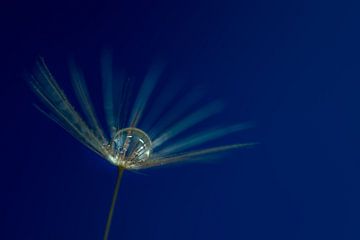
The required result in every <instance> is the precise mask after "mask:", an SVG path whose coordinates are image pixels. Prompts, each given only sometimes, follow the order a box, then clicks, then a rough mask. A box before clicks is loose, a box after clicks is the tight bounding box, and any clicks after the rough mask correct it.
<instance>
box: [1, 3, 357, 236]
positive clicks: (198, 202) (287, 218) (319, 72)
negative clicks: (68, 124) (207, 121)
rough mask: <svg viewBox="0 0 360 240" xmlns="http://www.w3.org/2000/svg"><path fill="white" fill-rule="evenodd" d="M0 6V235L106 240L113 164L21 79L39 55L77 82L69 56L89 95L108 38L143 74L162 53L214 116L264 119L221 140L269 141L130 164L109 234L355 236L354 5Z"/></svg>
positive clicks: (123, 60) (127, 64)
mask: <svg viewBox="0 0 360 240" xmlns="http://www.w3.org/2000/svg"><path fill="white" fill-rule="evenodd" d="M1 10H2V11H3V14H1V16H2V17H1V18H2V19H1V24H2V30H1V31H2V34H1V46H2V49H3V51H2V53H1V58H2V60H1V61H2V62H3V63H2V64H1V65H2V67H4V69H3V71H2V77H1V81H2V85H1V103H2V108H1V126H2V129H1V130H2V131H1V146H2V147H1V149H2V152H1V160H0V163H1V165H0V166H1V167H0V173H1V174H0V187H1V195H0V196H1V198H0V223H1V224H0V239H27V240H31V239H36V240H40V239H87V240H90V239H101V237H102V234H103V229H104V225H105V219H106V216H107V211H108V208H109V204H110V199H111V194H112V189H113V185H114V181H115V175H116V170H115V169H114V168H113V167H111V166H110V165H109V164H107V162H105V161H103V160H101V159H100V158H99V157H97V156H95V155H94V154H93V153H91V152H89V151H88V150H87V149H85V148H84V147H82V146H81V145H80V144H79V143H78V142H77V141H76V140H74V139H73V138H72V137H70V136H69V135H68V134H66V132H65V131H63V130H62V129H61V128H59V127H57V126H56V125H55V124H54V123H52V122H51V121H49V120H48V119H46V118H45V117H43V116H42V115H41V114H40V113H39V112H37V111H36V109H34V108H33V107H32V105H31V103H32V102H33V100H34V98H33V97H32V95H31V93H30V92H29V90H28V89H27V86H26V84H25V81H24V80H23V78H22V76H23V73H24V72H25V70H26V69H29V68H30V66H31V65H32V64H33V62H34V58H35V56H36V55H42V56H44V57H45V58H46V59H47V62H48V63H49V65H50V66H51V68H52V70H53V71H54V73H55V76H57V78H58V80H59V81H60V83H61V84H62V85H63V86H64V88H65V90H66V91H68V90H70V89H71V85H70V84H69V81H68V79H67V60H68V58H69V57H71V56H73V57H74V58H76V59H77V60H78V62H79V64H80V65H81V66H82V67H83V68H84V69H85V72H86V73H87V74H88V76H89V79H88V81H89V83H90V88H92V89H93V93H94V92H95V93H96V86H97V85H96V84H99V83H98V82H97V81H98V79H97V78H96V74H98V69H99V68H98V67H99V54H100V52H101V50H102V49H103V48H104V47H108V48H109V47H110V48H112V49H113V51H114V55H115V56H116V58H117V59H118V60H117V61H118V63H119V66H121V67H122V68H124V69H126V70H127V71H128V72H129V73H130V74H131V75H133V76H135V77H138V78H140V77H141V76H142V74H144V72H145V71H146V69H147V67H148V66H149V65H150V63H151V62H152V61H153V60H154V59H156V58H162V59H165V60H166V61H167V62H168V71H169V72H171V73H173V74H174V75H176V74H180V75H181V76H182V77H184V78H186V79H187V81H188V82H189V83H190V84H193V85H200V86H204V85H206V86H207V89H208V93H209V94H210V95H211V96H213V97H220V98H222V99H224V100H225V101H226V102H227V109H226V111H225V112H224V113H223V114H222V116H221V119H220V122H222V123H224V124H226V123H232V122H237V121H248V120H251V121H253V122H255V123H256V128H255V129H252V130H249V131H246V132H243V133H240V134H235V135H232V136H230V137H229V138H230V139H225V140H224V142H225V141H226V142H237V141H238V140H239V139H240V140H241V141H243V140H251V141H254V140H256V141H258V142H260V143H261V144H260V145H259V146H257V147H256V148H254V149H247V150H241V151H234V152H232V153H231V154H229V155H227V156H225V157H223V159H221V161H218V162H214V163H211V164H186V165H181V166H174V167H169V168H161V169H154V170H149V171H146V172H145V174H134V173H126V174H125V176H124V179H123V185H122V187H121V190H120V200H119V202H118V205H117V208H116V210H115V217H114V222H113V228H112V231H111V236H110V239H276V240H280V239H284V240H288V239H307V240H308V239H360V230H359V229H360V227H359V224H360V207H359V203H360V190H359V189H360V175H359V171H360V163H359V159H360V158H359V154H358V149H359V147H358V143H359V122H360V121H359V120H360V119H359V116H360V114H359V103H360V101H359V100H360V99H359V96H358V95H359V86H360V84H359V79H360V69H359V66H360V58H359V56H360V55H359V53H360V52H359V49H360V48H359V43H360V32H359V23H360V17H359V11H360V4H359V3H358V1H316V0H304V1H285V0H284V1H265V0H264V1H261V0H256V1H183V0H182V1H180V0H179V1H161V0H158V1H145V0H144V1H140V0H136V1H118V2H112V1H70V0H68V1H44V2H40V1H23V2H21V1H11V2H10V1H9V2H8V3H5V2H4V3H1ZM92 71H94V72H92ZM137 74H139V75H138V76H137ZM94 99H95V100H96V99H101V98H100V97H98V98H96V97H95V98H94ZM98 104H99V103H98ZM219 143H222V141H219Z"/></svg>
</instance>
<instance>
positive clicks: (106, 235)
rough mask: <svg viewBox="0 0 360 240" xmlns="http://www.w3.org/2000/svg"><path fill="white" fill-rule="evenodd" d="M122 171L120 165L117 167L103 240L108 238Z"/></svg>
mask: <svg viewBox="0 0 360 240" xmlns="http://www.w3.org/2000/svg"><path fill="white" fill-rule="evenodd" d="M123 173H124V168H122V167H120V166H119V167H118V174H117V177H116V184H115V188H114V193H113V197H112V201H111V207H110V210H109V215H108V218H107V221H106V227H105V233H104V240H108V238H109V233H110V226H111V222H112V218H113V214H114V208H115V203H116V199H117V196H118V193H119V188H120V183H121V179H122V176H123Z"/></svg>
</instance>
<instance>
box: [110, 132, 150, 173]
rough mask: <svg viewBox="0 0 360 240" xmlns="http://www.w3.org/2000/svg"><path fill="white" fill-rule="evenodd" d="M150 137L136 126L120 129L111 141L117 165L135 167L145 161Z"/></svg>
mask: <svg viewBox="0 0 360 240" xmlns="http://www.w3.org/2000/svg"><path fill="white" fill-rule="evenodd" d="M151 145H152V143H151V140H150V137H149V136H148V135H147V134H146V133H145V132H144V131H142V130H140V129H138V128H124V129H120V130H119V131H118V132H117V133H116V134H115V135H114V138H113V140H112V143H111V148H112V152H113V154H112V155H113V158H114V159H116V162H117V165H122V166H124V167H136V166H139V165H141V163H143V162H145V161H147V160H148V159H149V157H150V154H151V150H152V148H151Z"/></svg>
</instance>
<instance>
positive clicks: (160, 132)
mask: <svg viewBox="0 0 360 240" xmlns="http://www.w3.org/2000/svg"><path fill="white" fill-rule="evenodd" d="M70 68H71V73H72V74H71V75H72V80H73V85H74V89H75V92H76V96H77V98H78V100H79V102H80V106H81V108H82V110H83V113H84V115H85V117H86V121H85V120H84V119H83V118H82V117H81V115H80V113H78V112H77V111H76V110H75V108H74V107H73V106H72V104H71V103H70V101H69V100H68V98H67V96H66V95H65V93H64V92H63V91H62V89H61V88H60V86H59V85H58V83H57V82H56V80H55V79H54V77H53V76H52V74H51V73H50V71H49V69H48V68H47V66H46V64H45V62H44V60H43V59H42V58H41V59H39V61H38V62H37V63H36V67H35V71H34V72H33V74H32V75H31V79H30V86H31V88H32V90H33V91H34V93H35V94H36V95H37V96H38V97H39V99H40V100H41V101H42V102H43V105H44V107H45V108H43V107H38V108H39V110H40V111H41V112H42V113H44V114H45V115H46V116H48V117H49V118H50V119H52V120H53V121H55V122H56V123H57V124H59V125H60V126H61V127H63V128H64V129H65V130H66V131H67V132H69V133H70V134H71V135H72V136H74V137H75V138H76V139H77V140H79V142H81V143H82V144H84V145H85V146H86V147H88V148H89V149H90V150H92V151H93V152H95V153H97V154H98V155H100V156H101V157H102V158H103V159H106V160H107V161H109V162H110V163H111V164H113V165H115V166H116V167H117V168H118V176H117V180H116V185H115V189H114V194H113V199H112V203H111V208H110V211H109V215H108V219H107V224H106V229H105V233H104V240H107V239H108V236H109V231H110V225H111V221H112V215H113V211H114V207H115V202H116V199H117V195H118V190H119V186H120V182H121V178H122V175H123V171H124V170H138V169H145V168H151V167H157V166H162V165H166V164H170V163H176V162H182V161H185V160H189V159H194V158H196V159H199V157H203V156H207V155H209V154H214V153H219V152H224V151H229V150H231V149H236V148H242V147H249V146H252V145H254V143H241V144H232V145H225V146H217V147H213V148H206V149H200V150H192V151H187V150H189V149H192V148H194V147H196V146H198V145H200V144H203V143H206V142H209V141H212V140H214V139H217V138H219V137H223V136H226V135H228V134H230V133H233V132H236V131H240V130H243V129H245V128H248V127H249V124H237V125H234V126H228V127H225V128H217V129H214V130H213V131H206V132H200V133H193V134H192V135H190V136H187V137H185V138H182V139H181V138H180V139H179V140H177V141H175V143H173V144H170V145H169V146H166V143H168V142H169V140H171V139H173V138H176V137H177V136H178V135H181V133H183V132H184V131H186V130H187V129H189V128H191V127H193V126H195V125H196V124H199V123H202V122H203V121H205V120H206V119H207V118H209V117H211V116H212V115H214V114H216V113H218V112H219V111H220V110H221V104H219V103H218V102H216V101H215V102H212V103H209V104H208V105H206V106H204V107H203V108H200V109H198V110H195V111H193V112H192V113H190V114H189V115H187V116H184V117H183V118H181V119H180V120H178V121H176V119H178V118H179V116H178V115H179V114H180V115H182V114H184V113H185V112H186V110H187V108H188V107H189V106H190V105H191V104H192V102H193V101H195V100H196V97H194V94H189V95H187V96H184V98H183V101H182V102H181V101H180V102H179V104H176V105H177V106H178V107H177V108H176V107H175V108H173V109H171V111H169V112H168V114H166V113H164V111H165V112H166V110H165V107H164V106H165V105H166V104H162V107H159V108H156V106H151V109H155V110H154V111H152V112H151V111H150V113H149V116H150V118H149V122H148V123H146V121H145V124H144V125H145V126H148V128H149V129H141V128H140V127H139V125H140V124H139V123H140V122H141V120H142V118H143V115H144V110H145V108H146V107H149V106H147V104H148V102H149V101H148V100H149V98H150V96H151V93H152V92H153V89H154V88H155V87H156V82H157V80H158V79H159V77H160V75H161V72H162V70H163V66H161V65H158V66H156V67H155V68H152V69H151V70H150V71H149V73H148V74H147V76H146V77H145V80H144V82H143V85H142V87H141V88H140V90H139V94H138V96H137V98H136V100H135V102H134V104H133V107H132V108H131V111H130V112H129V111H128V110H129V106H130V104H129V97H128V96H129V89H128V86H129V82H128V81H126V80H125V79H123V81H120V82H119V81H115V79H114V78H115V77H114V74H113V69H112V61H111V57H110V56H109V54H106V55H104V57H103V59H102V78H103V82H104V84H103V87H104V108H105V116H106V120H107V125H108V130H105V129H103V128H102V127H101V126H100V123H99V120H98V118H97V116H96V114H95V110H94V108H93V105H92V103H91V100H90V96H89V93H88V90H87V87H86V84H85V80H84V77H83V74H82V73H81V72H80V71H79V69H78V68H77V67H76V65H75V64H74V63H72V64H71V65H70ZM175 88H176V87H174V86H173V87H170V89H175ZM166 95H167V96H168V97H169V98H174V96H173V95H172V94H170V95H169V94H168V93H167V94H165V95H162V96H160V99H161V102H163V101H164V98H165V100H166V97H164V96H166ZM159 101H160V100H159ZM159 101H157V102H159ZM150 119H151V120H150ZM145 120H146V119H145ZM149 133H151V134H149ZM164 146H165V147H164Z"/></svg>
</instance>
